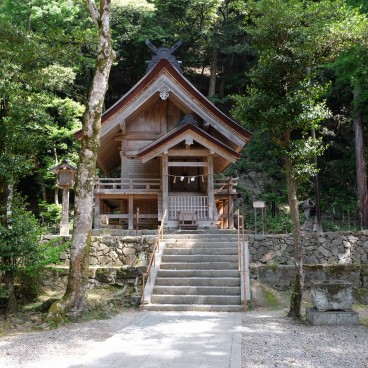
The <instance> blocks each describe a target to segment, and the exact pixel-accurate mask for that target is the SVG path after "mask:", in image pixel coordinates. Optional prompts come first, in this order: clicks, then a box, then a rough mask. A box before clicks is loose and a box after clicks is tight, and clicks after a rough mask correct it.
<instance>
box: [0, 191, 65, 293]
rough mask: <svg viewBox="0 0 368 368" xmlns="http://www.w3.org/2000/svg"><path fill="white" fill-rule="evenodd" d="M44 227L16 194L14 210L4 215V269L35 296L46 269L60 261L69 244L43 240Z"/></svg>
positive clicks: (0, 246)
mask: <svg viewBox="0 0 368 368" xmlns="http://www.w3.org/2000/svg"><path fill="white" fill-rule="evenodd" d="M40 235H41V227H40V226H39V224H38V221H37V219H36V218H35V217H34V215H33V214H32V213H31V212H29V211H27V210H26V209H25V202H24V201H23V200H22V199H21V198H20V197H19V196H18V195H15V197H14V201H13V204H12V206H11V212H8V213H7V216H6V218H4V216H0V259H1V262H0V271H3V272H10V273H11V274H13V275H14V276H15V277H16V278H19V280H20V283H21V286H22V292H23V294H25V295H33V296H35V295H36V294H37V292H38V290H39V281H40V276H41V272H42V269H43V268H44V267H45V266H46V265H48V264H50V263H59V262H60V261H59V256H60V254H61V252H62V251H64V250H65V249H66V247H67V246H68V244H62V245H57V244H55V241H50V242H40Z"/></svg>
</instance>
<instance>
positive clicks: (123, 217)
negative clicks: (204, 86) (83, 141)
mask: <svg viewBox="0 0 368 368" xmlns="http://www.w3.org/2000/svg"><path fill="white" fill-rule="evenodd" d="M147 44H148V45H149V46H150V48H151V49H152V51H153V52H154V54H155V56H154V57H153V59H152V60H151V61H150V62H148V63H147V66H148V68H147V73H146V75H145V76H144V77H143V78H142V79H141V80H140V81H139V82H138V83H137V84H136V85H135V86H134V87H133V88H132V89H131V90H130V91H129V92H128V93H126V94H125V95H124V96H123V97H122V98H121V99H120V100H119V101H118V102H117V103H116V104H115V105H113V106H112V107H111V108H109V109H108V110H107V111H106V112H105V113H104V115H103V117H102V128H101V134H100V139H101V148H100V151H99V154H98V160H97V165H98V167H99V168H100V170H101V172H103V173H104V175H105V177H99V178H97V179H96V187H95V209H94V210H95V212H94V218H95V221H94V228H95V229H97V228H99V226H100V224H101V218H103V219H106V218H107V219H108V222H109V227H110V229H134V228H135V226H136V222H137V218H138V221H139V228H140V229H144V228H146V229H149V228H155V229H156V228H157V224H159V223H160V221H161V219H162V216H163V214H164V213H165V210H166V211H167V217H166V218H165V221H164V226H165V227H176V228H177V227H178V226H179V214H180V213H186V214H187V216H189V217H190V216H192V215H191V214H194V215H193V216H192V217H191V218H193V219H195V224H194V225H193V227H194V228H204V227H210V228H216V227H220V228H233V226H234V223H233V222H234V221H233V201H234V197H235V196H236V188H235V186H236V184H237V180H236V179H234V178H223V177H222V178H221V179H218V178H217V177H216V176H217V174H220V173H221V172H222V171H223V170H224V169H225V168H226V167H227V166H228V165H230V164H231V163H234V162H235V161H236V160H237V159H238V158H239V157H240V155H239V152H240V150H241V148H242V147H243V146H244V144H245V143H246V142H247V141H248V140H249V138H250V136H251V134H250V133H249V132H248V131H247V130H245V129H244V128H242V127H241V126H240V125H238V124H237V123H236V122H235V121H233V120H232V119H230V118H229V117H228V116H226V115H225V114H223V113H222V112H221V111H220V110H219V109H218V108H216V106H214V105H213V104H212V103H211V102H209V101H208V100H207V99H206V98H205V97H204V96H203V95H202V94H201V93H200V92H199V91H198V90H197V89H196V88H195V87H194V86H193V85H192V84H191V83H190V82H189V81H188V80H186V79H185V77H184V76H183V74H182V72H181V64H180V62H178V61H177V59H176V58H175V57H174V56H173V55H172V53H173V51H174V50H175V49H176V48H177V47H178V44H176V45H175V46H174V47H173V48H172V49H168V48H160V49H156V48H155V47H154V46H153V45H152V44H150V43H147ZM179 46H180V45H179Z"/></svg>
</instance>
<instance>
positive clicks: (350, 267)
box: [324, 264, 361, 278]
mask: <svg viewBox="0 0 368 368" xmlns="http://www.w3.org/2000/svg"><path fill="white" fill-rule="evenodd" d="M360 268H361V265H359V264H343V265H341V264H338V265H326V266H325V267H324V269H325V271H326V274H327V275H328V276H335V277H339V278H341V277H344V276H346V274H347V273H352V272H359V271H360Z"/></svg>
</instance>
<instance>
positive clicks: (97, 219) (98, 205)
mask: <svg viewBox="0 0 368 368" xmlns="http://www.w3.org/2000/svg"><path fill="white" fill-rule="evenodd" d="M100 201H101V200H100V197H95V224H94V228H95V229H99V228H100V213H101V203H100Z"/></svg>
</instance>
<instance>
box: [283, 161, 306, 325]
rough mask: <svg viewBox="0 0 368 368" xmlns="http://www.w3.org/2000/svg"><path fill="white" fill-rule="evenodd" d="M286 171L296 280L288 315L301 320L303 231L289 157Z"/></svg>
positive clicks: (286, 162)
mask: <svg viewBox="0 0 368 368" xmlns="http://www.w3.org/2000/svg"><path fill="white" fill-rule="evenodd" d="M285 169H286V178H287V184H288V198H289V207H290V215H291V221H292V224H293V240H294V262H295V280H294V286H293V290H292V293H291V298H290V310H289V313H288V317H293V318H300V317H301V303H302V294H303V287H304V272H303V244H302V239H301V229H300V220H299V208H298V198H297V185H296V183H295V180H294V178H293V163H292V162H291V160H290V158H289V157H285Z"/></svg>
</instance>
